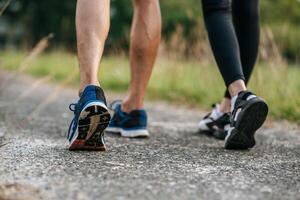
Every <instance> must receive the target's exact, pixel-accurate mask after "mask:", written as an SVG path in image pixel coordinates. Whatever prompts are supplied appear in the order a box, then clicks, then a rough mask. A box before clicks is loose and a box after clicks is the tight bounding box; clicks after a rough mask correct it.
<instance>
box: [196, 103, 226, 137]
mask: <svg viewBox="0 0 300 200" xmlns="http://www.w3.org/2000/svg"><path fill="white" fill-rule="evenodd" d="M212 107H213V110H212V112H210V113H208V114H207V115H206V116H205V117H204V118H203V119H202V120H201V121H200V122H199V124H198V128H199V132H200V133H203V134H206V135H209V136H212V137H215V138H216V139H220V140H224V139H225V137H226V135H227V131H228V130H229V128H230V113H223V112H221V111H220V109H219V108H220V105H219V104H214V105H213V106H212Z"/></svg>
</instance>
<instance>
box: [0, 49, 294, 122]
mask: <svg viewBox="0 0 300 200" xmlns="http://www.w3.org/2000/svg"><path fill="white" fill-rule="evenodd" d="M24 57H26V55H25V54H23V53H21V52H8V51H5V52H0V67H1V68H4V69H7V70H17V69H18V66H19V65H20V63H21V62H22V60H24ZM77 66H78V62H77V59H76V56H75V55H73V54H68V53H64V52H56V53H46V54H43V55H40V56H39V57H37V58H35V59H34V60H33V61H32V62H31V63H30V65H29V67H28V68H27V69H26V71H25V72H26V73H29V74H31V75H33V76H36V77H43V76H46V75H49V74H50V75H51V76H52V77H53V80H54V81H57V82H63V81H64V80H65V78H66V77H67V76H68V74H69V73H70V72H74V70H75V72H77V76H76V78H75V79H74V80H73V81H72V82H70V83H69V84H71V85H74V86H77V85H78V80H79V76H78V67H77ZM99 77H101V79H100V80H101V84H102V86H103V87H104V88H105V89H106V90H112V91H118V92H120V91H126V89H127V86H128V82H129V62H128V59H126V58H124V57H115V56H114V57H104V59H103V61H102V63H101V69H100V73H99ZM299 79H300V66H289V67H285V66H268V65H266V64H259V65H258V66H257V67H256V69H255V72H254V74H253V77H252V79H251V82H250V86H249V88H250V89H251V90H253V91H255V92H256V93H257V94H258V95H261V96H262V97H264V98H265V99H266V100H267V102H268V103H269V106H270V114H271V116H272V117H273V118H276V119H288V120H291V121H295V122H298V123H300V80H299ZM224 89H225V87H224V83H223V81H222V79H221V77H220V75H219V73H218V69H217V67H215V66H211V65H203V64H200V63H199V62H196V61H174V60H167V59H162V58H160V59H158V61H157V63H156V65H155V69H154V72H153V76H152V78H151V81H150V85H149V88H148V93H147V98H148V99H163V100H167V101H170V102H180V103H184V104H187V105H193V106H198V107H201V108H208V107H209V106H210V105H211V104H212V103H214V102H218V101H220V99H221V97H222V95H223V93H224Z"/></svg>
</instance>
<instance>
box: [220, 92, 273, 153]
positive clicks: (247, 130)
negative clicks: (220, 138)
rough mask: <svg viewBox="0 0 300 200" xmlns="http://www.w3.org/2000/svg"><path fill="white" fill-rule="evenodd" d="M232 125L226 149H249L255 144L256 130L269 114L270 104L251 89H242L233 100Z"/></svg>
mask: <svg viewBox="0 0 300 200" xmlns="http://www.w3.org/2000/svg"><path fill="white" fill-rule="evenodd" d="M231 108H232V114H231V119H230V121H231V125H230V126H231V127H230V129H229V131H228V134H227V136H226V138H225V148H226V149H248V148H252V147H254V146H255V138H254V134H255V132H256V131H257V130H258V129H259V128H260V127H261V126H262V125H263V123H264V122H265V120H266V117H267V115H268V105H267V104H266V102H265V101H264V100H263V99H261V98H260V97H258V96H256V95H255V94H253V93H252V92H250V91H242V92H240V93H239V94H238V95H237V96H235V97H233V98H232V100H231Z"/></svg>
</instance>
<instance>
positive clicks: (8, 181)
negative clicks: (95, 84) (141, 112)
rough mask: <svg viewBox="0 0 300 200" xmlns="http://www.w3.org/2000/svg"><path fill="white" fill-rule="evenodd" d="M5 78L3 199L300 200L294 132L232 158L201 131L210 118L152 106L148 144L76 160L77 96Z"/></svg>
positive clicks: (0, 130)
mask: <svg viewBox="0 0 300 200" xmlns="http://www.w3.org/2000/svg"><path fill="white" fill-rule="evenodd" d="M8 75H9V74H5V76H6V77H3V73H2V77H0V78H1V80H2V84H0V86H1V90H0V91H1V93H0V121H1V122H0V136H1V139H0V144H1V143H7V142H8V144H6V145H5V146H1V147H0V199H3V198H4V197H6V198H8V197H10V198H11V199H26V200H27V199H29V200H30V199H72V200H73V199H80V200H85V199H218V200H219V199H230V200H231V199H243V200H244V199H264V200H267V199H280V200H282V199H300V130H299V128H298V127H297V126H290V125H288V124H287V125H282V124H274V125H272V126H270V127H268V128H264V129H261V130H260V131H259V132H258V134H257V141H258V142H257V146H256V147H255V148H254V149H252V150H250V151H229V150H224V149H223V142H222V141H216V140H214V139H212V138H208V137H206V136H204V135H200V134H198V133H197V132H196V129H197V128H196V127H197V126H196V124H197V121H198V120H199V119H200V118H201V117H202V116H203V114H204V113H203V112H202V113H201V112H200V111H197V110H191V109H186V108H181V107H176V106H169V105H167V104H163V103H148V104H147V109H148V110H149V115H150V133H151V137H150V138H149V139H125V138H120V137H119V136H114V135H107V136H106V140H107V146H108V151H107V152H69V151H68V150H67V146H66V142H65V134H66V130H67V128H68V123H69V120H70V118H71V112H69V111H68V109H67V107H68V104H69V103H70V102H71V101H73V100H74V97H75V96H76V93H77V92H76V91H75V90H74V89H63V88H61V87H59V86H56V85H52V84H46V83H41V81H35V80H33V79H31V78H28V77H23V76H22V77H19V78H17V79H16V78H14V79H12V80H13V81H14V83H12V84H7V82H6V81H5V79H9V76H8ZM110 100H112V97H110ZM42 102H44V103H42ZM45 102H46V103H45ZM4 199H5V198H4Z"/></svg>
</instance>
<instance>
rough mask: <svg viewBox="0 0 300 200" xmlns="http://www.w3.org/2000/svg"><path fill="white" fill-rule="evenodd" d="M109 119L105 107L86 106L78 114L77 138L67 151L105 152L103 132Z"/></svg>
mask: <svg viewBox="0 0 300 200" xmlns="http://www.w3.org/2000/svg"><path fill="white" fill-rule="evenodd" d="M110 118H111V117H110V114H109V112H108V110H107V108H106V107H103V106H102V105H91V106H87V107H86V108H85V109H84V110H83V111H82V112H81V114H80V117H79V122H78V130H77V131H78V136H77V138H76V139H75V141H74V142H72V144H71V145H70V147H69V150H91V151H105V150H106V147H105V139H104V130H105V128H106V127H107V126H108V124H109V121H110Z"/></svg>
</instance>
